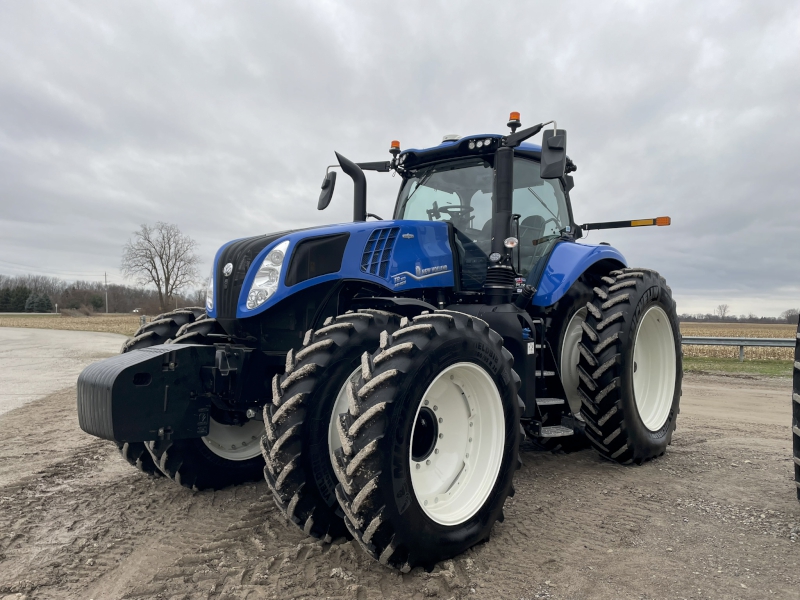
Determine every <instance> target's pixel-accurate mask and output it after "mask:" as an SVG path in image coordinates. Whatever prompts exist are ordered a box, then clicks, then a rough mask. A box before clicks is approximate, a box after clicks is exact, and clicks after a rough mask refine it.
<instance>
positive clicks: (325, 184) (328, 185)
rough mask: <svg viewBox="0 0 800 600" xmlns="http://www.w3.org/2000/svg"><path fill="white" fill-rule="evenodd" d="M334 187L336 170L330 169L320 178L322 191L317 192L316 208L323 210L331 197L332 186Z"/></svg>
mask: <svg viewBox="0 0 800 600" xmlns="http://www.w3.org/2000/svg"><path fill="white" fill-rule="evenodd" d="M335 187H336V171H330V172H329V173H328V174H327V175H325V179H323V180H322V191H321V192H320V193H319V202H317V210H325V209H326V208H328V204H330V203H331V199H332V198H333V188H335Z"/></svg>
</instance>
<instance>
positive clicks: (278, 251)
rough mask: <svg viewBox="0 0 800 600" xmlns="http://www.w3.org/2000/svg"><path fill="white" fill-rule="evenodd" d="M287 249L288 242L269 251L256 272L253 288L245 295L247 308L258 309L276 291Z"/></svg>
mask: <svg viewBox="0 0 800 600" xmlns="http://www.w3.org/2000/svg"><path fill="white" fill-rule="evenodd" d="M288 247H289V240H286V241H285V242H281V243H280V244H278V245H277V246H275V247H274V248H273V249H272V250H270V251H269V254H267V257H266V258H265V259H264V262H262V263H261V266H260V267H259V268H258V271H257V272H256V276H255V278H254V279H253V286H252V287H251V288H250V293H249V294H247V308H248V310H253V309H254V308H258V307H259V306H261V305H262V304H264V302H266V301H267V299H269V297H270V296H272V295H273V294H274V293H275V292H276V291H277V290H278V282H279V281H280V280H281V269H282V268H283V259H284V257H285V256H286V249H287V248H288Z"/></svg>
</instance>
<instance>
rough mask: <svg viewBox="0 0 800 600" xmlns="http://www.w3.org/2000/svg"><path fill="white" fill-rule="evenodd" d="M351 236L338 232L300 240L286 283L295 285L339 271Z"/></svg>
mask: <svg viewBox="0 0 800 600" xmlns="http://www.w3.org/2000/svg"><path fill="white" fill-rule="evenodd" d="M349 238H350V234H349V233H338V234H336V235H328V236H323V237H316V238H308V239H305V240H303V241H301V242H299V243H298V244H297V246H295V248H294V250H293V251H292V259H291V261H290V263H289V269H288V270H287V272H286V285H288V286H291V285H295V284H297V283H301V282H303V281H306V280H307V279H313V278H314V277H319V276H321V275H327V274H328V273H336V272H337V271H339V270H340V269H341V268H342V257H343V256H344V250H345V248H346V247H347V240H348V239H349Z"/></svg>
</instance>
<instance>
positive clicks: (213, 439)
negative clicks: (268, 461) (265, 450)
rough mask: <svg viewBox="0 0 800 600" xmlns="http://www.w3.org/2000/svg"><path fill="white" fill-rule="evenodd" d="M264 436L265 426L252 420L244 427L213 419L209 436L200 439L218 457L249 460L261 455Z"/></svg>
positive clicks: (210, 421) (209, 425)
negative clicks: (260, 442)
mask: <svg viewBox="0 0 800 600" xmlns="http://www.w3.org/2000/svg"><path fill="white" fill-rule="evenodd" d="M262 435H264V424H263V423H262V422H261V421H256V420H255V419H251V420H249V421H247V422H246V423H245V424H244V425H225V424H223V423H219V422H218V421H216V420H215V419H213V418H211V419H209V422H208V435H207V436H205V437H202V438H200V439H202V440H203V443H204V444H205V445H206V447H208V449H209V450H211V451H212V452H213V453H214V454H216V455H217V456H221V457H222V458H225V459H227V460H234V461H240V460H249V459H251V458H255V457H256V456H258V455H259V454H261V446H260V444H259V440H260V439H261V436H262Z"/></svg>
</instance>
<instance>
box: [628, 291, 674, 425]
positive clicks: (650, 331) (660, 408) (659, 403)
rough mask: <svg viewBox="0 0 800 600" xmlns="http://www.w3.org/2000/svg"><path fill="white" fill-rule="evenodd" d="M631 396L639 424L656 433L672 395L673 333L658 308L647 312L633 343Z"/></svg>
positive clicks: (652, 307)
mask: <svg viewBox="0 0 800 600" xmlns="http://www.w3.org/2000/svg"><path fill="white" fill-rule="evenodd" d="M631 369H633V395H634V398H635V399H636V409H637V410H638V411H639V417H640V418H641V419H642V423H644V426H645V427H647V429H649V430H650V431H658V430H660V429H661V428H662V427H663V426H664V423H666V422H667V417H668V416H669V411H670V408H672V400H673V397H674V395H675V377H676V375H675V334H674V332H673V331H672V324H671V323H670V322H669V317H667V313H666V312H665V311H664V309H663V308H661V307H660V306H657V305H654V306H651V307H650V308H648V309H647V311H646V312H645V313H644V316H643V317H642V320H641V321H640V322H639V327H638V328H637V329H636V337H635V339H634V342H633V365H631Z"/></svg>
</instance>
